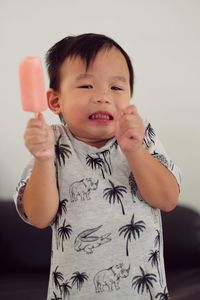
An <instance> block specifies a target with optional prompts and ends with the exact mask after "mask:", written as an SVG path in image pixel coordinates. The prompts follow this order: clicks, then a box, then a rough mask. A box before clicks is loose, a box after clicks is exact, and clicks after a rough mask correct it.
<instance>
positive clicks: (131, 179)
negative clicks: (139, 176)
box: [128, 172, 144, 202]
mask: <svg viewBox="0 0 200 300" xmlns="http://www.w3.org/2000/svg"><path fill="white" fill-rule="evenodd" d="M128 179H129V185H130V188H131V195H132V199H133V202H136V201H135V198H138V199H139V200H140V201H144V199H143V198H142V196H141V194H140V192H139V190H138V187H137V183H136V181H135V178H134V176H133V173H132V172H131V173H130V175H129V178H128Z"/></svg>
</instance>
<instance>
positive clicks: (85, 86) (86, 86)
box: [79, 84, 93, 89]
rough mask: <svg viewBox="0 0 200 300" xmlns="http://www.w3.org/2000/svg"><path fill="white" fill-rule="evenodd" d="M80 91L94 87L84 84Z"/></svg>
mask: <svg viewBox="0 0 200 300" xmlns="http://www.w3.org/2000/svg"><path fill="white" fill-rule="evenodd" d="M79 88H80V89H92V88H93V86H92V85H91V84H83V85H81V86H79Z"/></svg>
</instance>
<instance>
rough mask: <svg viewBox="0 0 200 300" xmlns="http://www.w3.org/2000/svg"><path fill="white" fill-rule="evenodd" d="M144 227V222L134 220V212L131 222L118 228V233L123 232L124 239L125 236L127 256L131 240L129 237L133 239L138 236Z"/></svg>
mask: <svg viewBox="0 0 200 300" xmlns="http://www.w3.org/2000/svg"><path fill="white" fill-rule="evenodd" d="M145 228H146V226H145V223H144V222H143V221H137V222H134V214H133V216H132V218H131V223H130V224H127V225H124V226H122V227H121V228H120V229H119V235H121V234H124V239H125V238H126V256H129V251H128V245H129V243H130V242H131V238H132V237H133V238H134V240H136V238H140V234H141V232H143V231H144V229H145Z"/></svg>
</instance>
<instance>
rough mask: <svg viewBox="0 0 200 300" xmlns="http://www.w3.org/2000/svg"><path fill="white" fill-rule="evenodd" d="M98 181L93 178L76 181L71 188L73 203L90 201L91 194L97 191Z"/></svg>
mask: <svg viewBox="0 0 200 300" xmlns="http://www.w3.org/2000/svg"><path fill="white" fill-rule="evenodd" d="M98 182H99V181H98V180H97V181H94V180H93V179H92V178H83V179H82V180H80V181H75V182H74V183H72V184H71V185H70V187H69V194H70V198H71V201H72V202H74V201H77V200H78V199H79V200H90V192H91V191H95V190H96V189H97V187H98Z"/></svg>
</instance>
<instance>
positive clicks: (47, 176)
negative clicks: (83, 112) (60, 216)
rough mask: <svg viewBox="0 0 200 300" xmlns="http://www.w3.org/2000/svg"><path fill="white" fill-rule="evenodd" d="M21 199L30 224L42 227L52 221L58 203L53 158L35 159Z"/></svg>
mask: <svg viewBox="0 0 200 300" xmlns="http://www.w3.org/2000/svg"><path fill="white" fill-rule="evenodd" d="M22 201H23V208H24V212H25V214H26V216H27V218H28V220H29V222H30V223H31V224H32V225H34V226H36V227H38V228H44V227H47V226H48V225H49V224H50V223H51V222H52V220H53V219H54V217H55V215H56V212H57V210H58V204H59V196H58V190H57V185H56V171H55V166H54V160H45V161H39V160H35V163H34V166H33V169H32V173H31V176H30V178H29V180H28V182H27V185H26V188H25V190H24V194H23V198H22Z"/></svg>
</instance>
